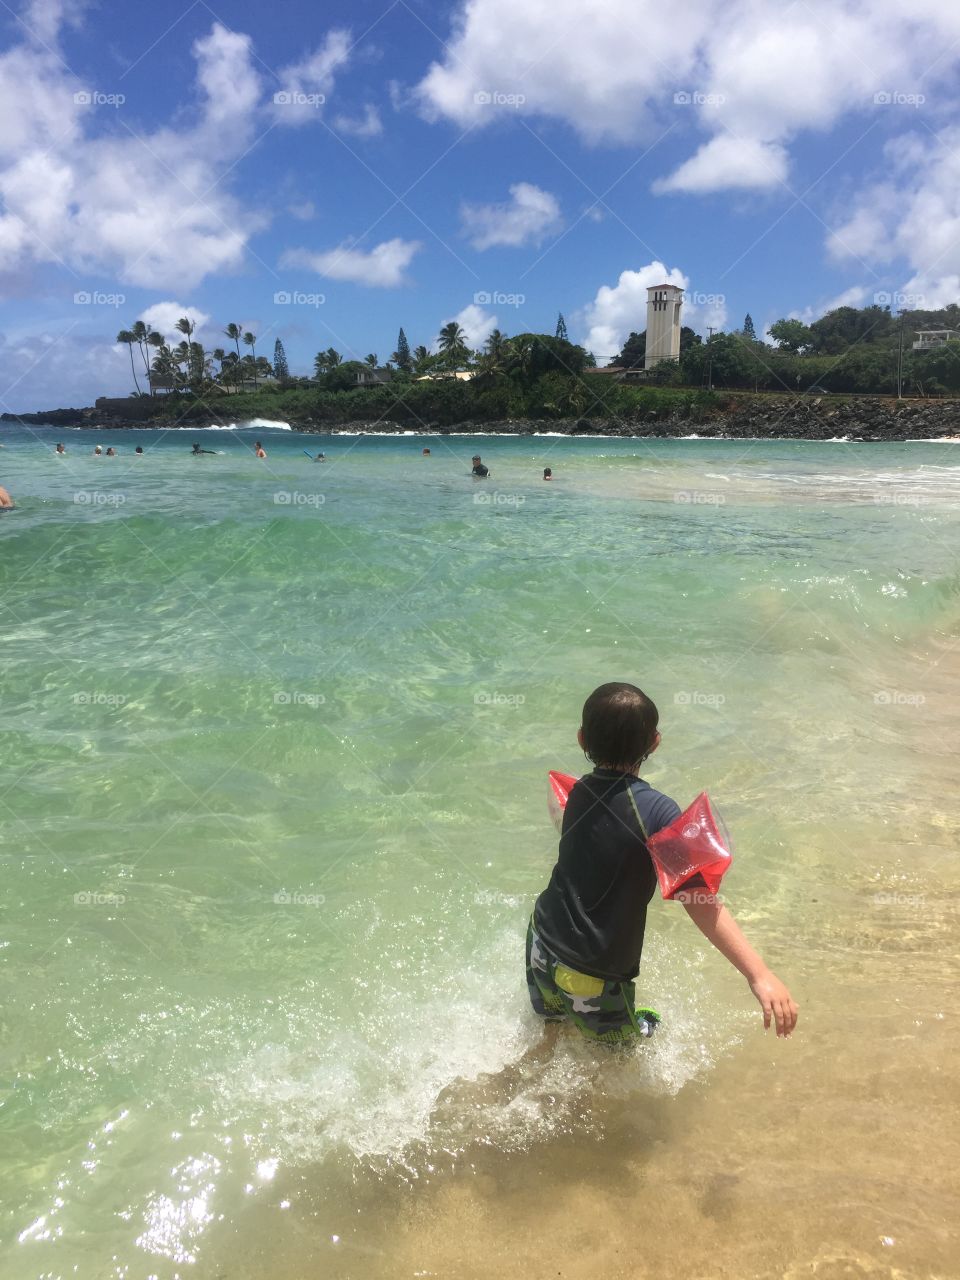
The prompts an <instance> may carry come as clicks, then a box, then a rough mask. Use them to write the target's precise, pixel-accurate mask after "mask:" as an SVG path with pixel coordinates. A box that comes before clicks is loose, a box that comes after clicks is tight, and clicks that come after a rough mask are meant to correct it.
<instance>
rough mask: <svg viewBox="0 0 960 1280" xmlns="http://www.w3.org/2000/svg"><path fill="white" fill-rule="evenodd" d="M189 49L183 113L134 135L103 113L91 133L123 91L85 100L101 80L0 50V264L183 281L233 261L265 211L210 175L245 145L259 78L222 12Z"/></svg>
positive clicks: (46, 59) (151, 283) (155, 282)
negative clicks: (191, 92)
mask: <svg viewBox="0 0 960 1280" xmlns="http://www.w3.org/2000/svg"><path fill="white" fill-rule="evenodd" d="M51 21H52V19H51ZM193 53H194V57H195V58H196V62H197V87H198V94H199V110H197V109H194V111H193V113H192V116H191V117H190V118H189V119H190V120H191V122H192V123H188V124H187V125H186V127H184V126H183V125H180V126H179V127H178V128H177V129H168V128H165V127H163V126H160V127H157V128H155V129H153V130H152V131H151V132H146V133H142V134H140V135H136V134H135V133H134V132H132V131H130V130H126V129H121V128H114V127H112V126H111V125H110V124H108V125H107V128H106V129H105V131H104V132H102V133H100V134H99V135H97V133H96V131H97V130H98V129H100V128H101V126H102V125H103V124H104V113H116V112H119V111H122V110H123V109H124V107H123V104H122V103H121V104H120V105H105V104H98V103H97V102H95V101H90V98H91V96H92V94H93V93H95V92H96V93H102V92H104V90H103V89H98V88H97V86H84V85H82V84H81V83H80V82H78V81H77V80H76V79H75V78H74V77H73V76H72V74H70V73H69V72H68V71H67V70H66V69H65V67H64V66H63V65H62V63H60V61H59V60H58V59H57V58H55V57H54V56H53V55H51V54H49V53H47V52H46V51H45V50H42V49H41V50H37V49H33V48H31V47H29V46H27V45H22V46H20V47H17V48H14V49H12V50H10V51H8V52H7V53H5V54H3V55H2V56H0V117H2V118H3V120H4V134H3V141H2V143H0V270H6V271H12V270H16V269H18V268H22V267H23V266H25V265H29V264H31V263H57V264H60V265H62V266H65V267H66V268H68V270H70V271H72V272H73V273H74V274H75V275H77V274H84V273H86V274H91V273H97V274H100V273H103V274H107V275H109V276H110V277H112V278H114V279H116V280H118V281H119V282H120V283H122V284H133V285H141V286H145V287H156V288H165V287H169V285H170V284H176V285H178V286H179V287H181V288H189V287H191V286H192V285H194V284H196V283H197V282H198V281H199V280H201V279H202V278H203V277H204V276H205V275H208V274H211V273H214V274H215V273H218V272H224V271H230V270H232V269H235V268H236V267H237V266H238V265H239V264H240V262H241V261H242V259H243V255H244V250H245V246H246V243H247V240H248V239H249V237H250V235H251V234H252V233H253V231H254V230H256V229H257V228H258V227H260V226H263V225H265V222H266V219H265V217H264V216H263V215H262V214H252V213H248V212H246V211H244V209H243V208H242V207H241V206H240V204H239V202H238V201H237V200H236V199H234V198H233V197H232V196H231V195H230V193H229V191H228V190H227V189H226V188H225V187H224V186H223V184H222V183H220V182H219V181H218V179H219V176H220V174H221V173H222V170H223V168H224V166H225V163H228V162H229V161H230V160H231V159H232V158H235V157H236V156H237V155H239V154H241V153H242V150H243V149H244V148H245V147H246V146H247V145H248V138H249V135H250V131H251V126H252V123H253V120H254V114H255V112H256V111H257V110H259V104H258V97H259V94H260V84H259V78H258V77H257V75H256V73H255V72H254V70H253V67H252V64H251V49H250V42H249V40H248V39H247V38H246V37H244V36H237V35H235V34H234V33H232V32H229V31H227V30H226V28H224V27H222V26H221V25H220V24H219V23H214V25H213V27H212V28H211V30H210V33H209V35H207V36H206V37H204V38H203V39H201V40H198V41H196V43H195V45H194V46H193ZM77 95H79V98H78V96H77ZM84 95H86V98H87V100H86V101H85V100H84ZM115 118H116V116H115V115H114V119H115ZM71 292H72V290H71Z"/></svg>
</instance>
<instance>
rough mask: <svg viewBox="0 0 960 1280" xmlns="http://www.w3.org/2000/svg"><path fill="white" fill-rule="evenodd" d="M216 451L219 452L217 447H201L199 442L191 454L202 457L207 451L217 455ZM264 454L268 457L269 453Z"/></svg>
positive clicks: (194, 456)
mask: <svg viewBox="0 0 960 1280" xmlns="http://www.w3.org/2000/svg"><path fill="white" fill-rule="evenodd" d="M216 452H217V451H216V449H201V448H200V446H199V444H195V445H194V446H193V453H192V454H191V457H193V458H199V457H201V456H202V455H203V454H205V453H209V454H211V455H215V454H216ZM263 456H264V457H266V456H267V455H266V454H264V455H263Z"/></svg>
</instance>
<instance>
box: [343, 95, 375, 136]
mask: <svg viewBox="0 0 960 1280" xmlns="http://www.w3.org/2000/svg"><path fill="white" fill-rule="evenodd" d="M333 127H334V129H336V130H337V132H338V133H346V134H349V136H350V137H352V138H376V137H378V136H379V135H380V134H381V133H383V121H382V120H381V119H380V112H379V111H378V110H377V108H376V107H374V106H372V105H371V104H370V103H367V105H366V107H365V108H364V111H363V115H362V116H335V117H334V120H333Z"/></svg>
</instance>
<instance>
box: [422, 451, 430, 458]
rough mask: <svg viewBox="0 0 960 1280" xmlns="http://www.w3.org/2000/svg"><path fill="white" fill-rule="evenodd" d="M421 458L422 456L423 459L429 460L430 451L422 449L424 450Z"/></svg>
mask: <svg viewBox="0 0 960 1280" xmlns="http://www.w3.org/2000/svg"><path fill="white" fill-rule="evenodd" d="M423 456H424V457H425V458H429V457H430V450H429V449H424V450H423Z"/></svg>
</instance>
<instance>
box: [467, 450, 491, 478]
mask: <svg viewBox="0 0 960 1280" xmlns="http://www.w3.org/2000/svg"><path fill="white" fill-rule="evenodd" d="M471 474H472V475H475V476H488V475H489V474H490V470H489V468H488V467H485V466H484V465H483V463H482V462H481V461H480V455H479V453H475V454H474V455H473V471H472V472H471Z"/></svg>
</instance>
